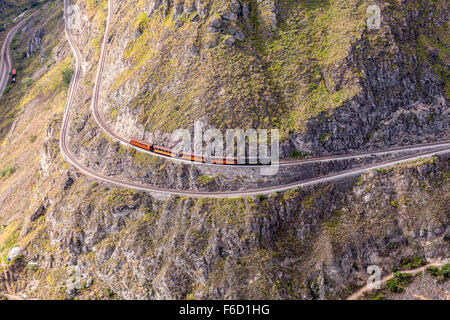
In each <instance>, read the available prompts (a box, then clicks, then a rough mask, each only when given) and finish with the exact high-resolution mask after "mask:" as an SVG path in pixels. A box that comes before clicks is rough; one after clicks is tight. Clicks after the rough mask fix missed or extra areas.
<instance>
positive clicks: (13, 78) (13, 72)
mask: <svg viewBox="0 0 450 320" xmlns="http://www.w3.org/2000/svg"><path fill="white" fill-rule="evenodd" d="M16 77H17V72H16V69H12V72H11V83H16Z"/></svg>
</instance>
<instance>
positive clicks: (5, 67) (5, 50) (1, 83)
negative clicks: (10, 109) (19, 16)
mask: <svg viewBox="0 0 450 320" xmlns="http://www.w3.org/2000/svg"><path fill="white" fill-rule="evenodd" d="M43 8H44V7H43ZM43 8H41V9H39V10H36V11H35V12H33V13H32V14H30V15H29V16H28V17H25V18H24V19H23V20H21V21H20V22H19V23H18V24H16V25H15V26H14V27H13V28H12V29H11V30H10V31H9V32H8V34H7V35H6V38H5V41H3V45H2V51H1V61H0V98H1V97H2V95H3V91H4V90H5V88H6V86H7V85H8V81H9V73H10V72H11V70H12V58H11V53H10V52H9V47H10V46H11V42H12V39H13V38H14V35H15V34H16V33H17V31H18V30H19V29H20V28H22V27H23V26H24V25H25V23H26V22H27V21H28V20H30V19H31V18H32V17H34V16H36V15H37V14H38V13H39V12H40V11H41V10H42V9H43Z"/></svg>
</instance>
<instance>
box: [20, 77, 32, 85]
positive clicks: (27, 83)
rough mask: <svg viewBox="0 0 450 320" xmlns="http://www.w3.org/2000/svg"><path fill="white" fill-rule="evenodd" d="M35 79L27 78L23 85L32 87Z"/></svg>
mask: <svg viewBox="0 0 450 320" xmlns="http://www.w3.org/2000/svg"><path fill="white" fill-rule="evenodd" d="M33 82H34V81H33V79H31V78H25V79H23V80H22V84H23V85H25V86H27V87H31V86H32V85H33Z"/></svg>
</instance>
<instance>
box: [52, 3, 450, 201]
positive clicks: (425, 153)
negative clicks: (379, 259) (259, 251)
mask: <svg viewBox="0 0 450 320" xmlns="http://www.w3.org/2000/svg"><path fill="white" fill-rule="evenodd" d="M68 5H69V0H64V17H65V32H66V35H67V39H68V41H69V44H70V47H71V49H72V51H73V53H74V56H75V70H74V74H73V77H72V81H71V84H70V87H69V93H68V97H67V104H66V108H65V111H64V117H63V124H62V129H61V137H60V148H61V153H62V155H63V157H64V158H65V159H66V161H67V162H69V163H70V164H71V165H73V166H74V167H75V168H77V169H78V170H79V171H80V172H81V173H83V174H85V175H87V176H89V177H92V178H94V179H97V180H100V181H103V182H106V183H112V184H115V185H118V186H121V187H124V188H129V189H134V190H140V191H146V192H152V193H158V194H168V195H180V196H188V197H195V198H237V197H243V196H254V195H262V194H270V193H274V192H281V191H286V190H290V189H295V188H300V187H307V186H312V185H317V184H321V183H327V182H336V181H339V180H343V179H349V178H353V177H355V176H358V175H360V174H362V173H364V172H367V171H371V170H375V169H380V168H386V167H390V166H395V165H398V164H401V163H405V162H409V161H413V160H416V159H420V158H426V157H431V156H434V155H440V154H447V153H448V152H449V151H450V142H448V141H444V142H437V143H433V144H426V145H416V146H408V147H400V148H394V149H391V150H380V151H376V152H365V153H361V154H354V155H342V156H330V157H322V158H316V159H306V160H298V161H288V162H283V163H280V165H293V164H295V165H297V164H299V163H303V162H324V161H333V160H338V159H339V160H342V159H350V158H358V157H365V156H372V155H380V154H388V153H394V152H397V153H401V152H406V151H417V152H418V154H415V155H414V156H404V157H400V158H399V159H396V160H390V161H384V162H382V163H378V164H374V165H368V166H364V167H360V168H355V169H350V170H346V171H342V172H340V173H335V174H330V175H326V176H321V177H316V178H313V179H309V180H302V181H297V182H293V183H289V184H285V185H279V186H272V187H266V188H256V189H251V190H241V191H225V192H207V191H190V190H175V189H168V188H160V187H155V186H152V185H148V184H143V183H138V182H134V181H126V180H124V179H120V178H115V177H110V176H106V175H103V174H101V173H99V172H97V171H95V170H93V169H91V168H88V167H87V166H85V165H84V164H83V163H81V162H80V161H79V160H77V159H76V158H75V156H74V155H73V154H72V153H71V151H70V147H69V144H68V132H69V124H70V114H71V105H72V102H73V99H74V95H75V92H76V88H77V87H78V83H79V81H80V79H81V75H82V74H81V73H82V69H81V54H80V51H79V49H78V47H77V45H76V44H75V41H74V39H73V36H72V34H71V31H70V29H69V28H68V26H67V21H68V16H67V7H68ZM112 12H113V0H108V17H107V21H106V27H105V34H104V37H103V42H102V47H101V53H100V60H99V65H98V70H97V75H96V81H95V86H94V93H93V98H92V105H91V107H92V112H93V115H94V119H95V121H96V122H97V123H98V125H99V127H100V128H101V129H102V130H103V131H104V132H105V133H106V134H107V135H109V136H110V137H111V138H113V139H114V140H116V141H119V142H120V143H122V144H126V145H127V146H131V145H130V144H129V141H127V140H126V139H124V138H122V137H120V136H119V135H117V134H115V133H114V132H113V131H112V130H110V129H109V128H108V126H107V125H106V124H105V123H104V122H103V121H102V119H101V116H100V113H99V111H98V99H99V93H100V88H101V76H102V72H103V68H104V62H105V59H106V58H105V57H106V46H107V39H108V37H107V35H108V32H109V27H110V23H111V19H112ZM131 147H132V146H131ZM139 151H141V152H145V151H144V150H141V149H139ZM155 156H156V155H155ZM159 156H160V155H159ZM170 159H172V158H170ZM173 160H175V159H173ZM176 161H182V160H176ZM188 163H189V164H191V165H210V164H193V163H192V162H190V161H188Z"/></svg>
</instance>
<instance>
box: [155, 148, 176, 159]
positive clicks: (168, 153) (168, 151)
mask: <svg viewBox="0 0 450 320" xmlns="http://www.w3.org/2000/svg"><path fill="white" fill-rule="evenodd" d="M153 149H154V152H156V153H159V154H162V155H165V156H169V157H172V156H173V155H172V149H170V148H166V147H161V146H157V145H154V146H153Z"/></svg>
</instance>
